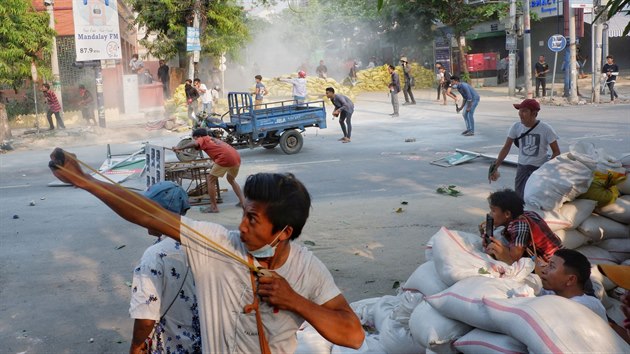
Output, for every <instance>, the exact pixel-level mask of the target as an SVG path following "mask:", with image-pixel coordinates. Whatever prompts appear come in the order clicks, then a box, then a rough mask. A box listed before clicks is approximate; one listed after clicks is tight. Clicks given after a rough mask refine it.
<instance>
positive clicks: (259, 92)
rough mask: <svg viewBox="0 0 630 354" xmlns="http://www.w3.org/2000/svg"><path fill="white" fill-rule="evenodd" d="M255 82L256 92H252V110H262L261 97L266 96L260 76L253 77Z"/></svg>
mask: <svg viewBox="0 0 630 354" xmlns="http://www.w3.org/2000/svg"><path fill="white" fill-rule="evenodd" d="M254 79H255V80H256V91H254V109H260V108H262V104H263V97H264V96H265V95H266V94H267V90H266V89H265V84H263V83H262V75H256V76H254Z"/></svg>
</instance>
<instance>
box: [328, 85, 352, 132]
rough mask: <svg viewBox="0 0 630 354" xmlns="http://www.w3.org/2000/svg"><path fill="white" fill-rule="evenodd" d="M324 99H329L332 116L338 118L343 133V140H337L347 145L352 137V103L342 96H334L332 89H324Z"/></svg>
mask: <svg viewBox="0 0 630 354" xmlns="http://www.w3.org/2000/svg"><path fill="white" fill-rule="evenodd" d="M326 97H328V98H329V99H330V102H332V104H333V106H335V110H334V111H333V116H335V117H339V125H341V131H342V132H343V138H341V139H339V141H341V142H342V143H349V142H350V138H351V136H352V113H354V103H352V101H351V100H350V99H349V98H348V97H347V96H344V95H341V94H335V89H334V88H332V87H328V88H326Z"/></svg>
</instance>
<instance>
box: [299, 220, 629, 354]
mask: <svg viewBox="0 0 630 354" xmlns="http://www.w3.org/2000/svg"><path fill="white" fill-rule="evenodd" d="M426 258H427V259H428V261H427V262H426V263H424V264H422V265H420V266H419V267H418V268H417V269H416V271H415V272H414V273H413V274H412V275H411V276H410V277H409V279H408V280H407V281H406V282H405V284H404V285H403V286H402V287H401V288H399V291H398V294H397V295H396V296H383V297H381V298H372V299H366V300H362V301H359V302H355V303H352V304H351V306H352V308H353V310H354V311H355V313H356V314H357V316H358V317H359V318H360V320H361V323H362V324H363V326H364V328H366V340H365V341H364V343H363V346H362V347H361V348H360V349H359V350H352V349H349V348H344V347H339V346H337V345H333V346H332V349H331V351H330V352H331V353H423V352H427V353H432V352H435V353H455V352H463V353H479V352H483V353H487V352H490V353H492V352H496V353H498V352H502V353H505V352H519V353H523V352H527V351H529V352H533V353H541V352H628V351H629V350H630V347H629V346H628V345H627V344H626V343H625V342H623V340H622V339H621V338H619V337H618V336H617V334H616V333H615V332H614V331H613V330H612V329H611V328H610V327H609V326H608V324H607V323H606V322H605V321H604V320H602V319H601V318H600V317H599V316H598V315H596V314H595V313H593V312H592V311H591V310H589V309H588V308H586V307H584V306H583V305H581V304H578V303H575V302H573V301H571V300H568V299H565V298H562V297H558V296H551V295H549V296H543V297H540V298H537V297H535V296H534V294H535V293H537V292H538V291H539V290H540V288H541V286H542V285H541V282H540V278H538V276H536V275H533V274H531V271H532V269H533V267H534V264H533V262H532V261H531V260H530V259H528V258H523V259H521V260H520V261H519V262H517V263H514V264H513V265H507V264H505V263H503V262H499V261H496V260H494V259H492V258H491V257H489V256H488V255H486V254H485V253H484V252H483V251H482V247H481V238H480V237H479V236H478V235H474V234H468V233H463V232H457V231H451V230H447V229H446V228H442V229H441V230H440V231H439V232H438V233H436V234H435V235H434V236H433V237H432V238H431V240H430V242H429V247H428V248H427V252H426ZM316 337H317V336H316V335H313V333H312V332H305V333H302V334H301V333H298V340H299V341H300V342H307V341H306V339H308V343H309V346H308V347H306V346H302V345H300V346H299V347H298V348H301V351H300V350H298V353H307V352H309V353H313V352H318V351H317V349H316V348H323V350H322V351H321V352H326V353H327V352H328V351H327V350H328V349H327V348H328V347H327V345H328V344H330V343H326V341H325V340H323V338H320V339H319V341H318V340H317V339H316ZM309 350H310V351H309Z"/></svg>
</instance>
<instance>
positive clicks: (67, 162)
mask: <svg viewBox="0 0 630 354" xmlns="http://www.w3.org/2000/svg"><path fill="white" fill-rule="evenodd" d="M49 167H50V169H51V170H52V173H53V175H55V177H57V178H59V180H61V181H62V182H66V183H70V184H72V185H73V186H76V187H77V188H81V189H83V190H85V191H87V192H89V193H91V194H92V195H94V196H95V197H97V198H98V199H100V200H101V201H102V202H103V203H105V204H106V205H107V206H108V207H110V208H111V209H112V210H113V211H114V212H115V213H116V214H118V215H120V216H121V217H122V218H123V219H125V220H127V221H129V222H132V223H134V224H137V225H140V226H142V227H145V228H147V229H149V230H151V231H155V232H159V233H161V234H163V235H167V236H169V237H171V238H173V239H175V240H177V241H179V239H180V233H179V229H180V216H179V215H177V214H175V213H172V212H170V211H168V210H166V209H164V208H162V207H161V206H160V205H159V204H158V203H156V202H154V201H152V200H151V199H149V198H146V197H145V196H143V195H141V194H138V193H135V192H131V191H129V190H127V189H125V188H123V187H121V186H120V185H117V184H110V183H106V182H103V181H99V180H96V179H94V178H93V177H92V176H90V175H89V174H86V173H85V172H83V170H82V169H81V167H80V166H79V164H78V162H77V160H76V156H75V155H74V154H70V153H68V152H66V151H64V150H62V149H60V148H56V149H55V150H54V151H53V152H52V153H51V154H50V162H49Z"/></svg>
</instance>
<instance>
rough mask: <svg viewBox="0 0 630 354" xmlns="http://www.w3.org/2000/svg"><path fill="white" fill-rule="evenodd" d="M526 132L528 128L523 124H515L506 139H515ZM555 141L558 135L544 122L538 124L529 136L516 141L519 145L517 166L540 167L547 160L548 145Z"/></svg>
mask: <svg viewBox="0 0 630 354" xmlns="http://www.w3.org/2000/svg"><path fill="white" fill-rule="evenodd" d="M528 130H529V128H528V127H526V126H524V125H523V123H521V122H516V123H514V125H512V127H511V128H510V130H509V131H508V137H509V138H511V139H516V138H518V137H519V136H521V134H523V133H525V132H526V131H528ZM556 140H558V134H556V132H555V131H554V130H553V128H552V127H551V126H550V125H549V124H547V123H545V122H540V123H538V125H537V126H536V128H534V129H532V131H531V132H529V134H527V135H525V136H524V137H522V138H520V139H519V140H518V142H519V144H520V146H519V148H518V151H519V154H518V164H519V165H533V166H539V167H540V166H542V164H544V163H545V162H547V159H548V158H547V151H548V149H549V144H551V143H553V142H554V141H556Z"/></svg>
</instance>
